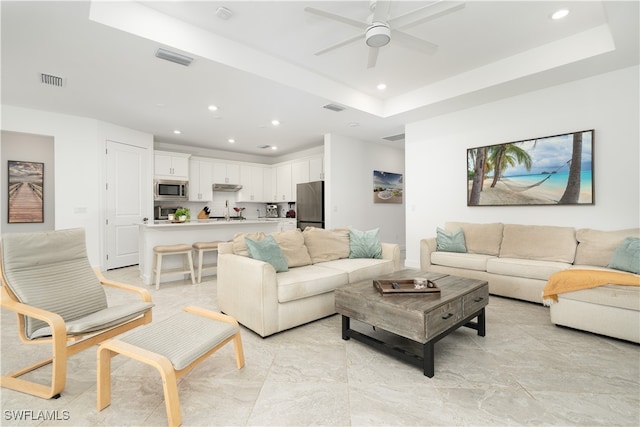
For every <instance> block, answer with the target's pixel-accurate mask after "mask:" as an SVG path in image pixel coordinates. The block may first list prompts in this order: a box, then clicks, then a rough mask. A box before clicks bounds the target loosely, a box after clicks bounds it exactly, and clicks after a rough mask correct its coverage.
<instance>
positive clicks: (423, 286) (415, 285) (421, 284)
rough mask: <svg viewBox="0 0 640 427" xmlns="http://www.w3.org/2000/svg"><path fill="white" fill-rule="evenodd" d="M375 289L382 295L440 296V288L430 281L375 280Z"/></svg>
mask: <svg viewBox="0 0 640 427" xmlns="http://www.w3.org/2000/svg"><path fill="white" fill-rule="evenodd" d="M373 287H374V288H376V289H377V290H378V292H380V294H381V295H415V294H439V293H440V288H439V287H438V286H437V285H436V284H435V282H433V281H432V280H428V279H421V278H419V279H418V281H416V279H398V280H383V279H380V280H375V279H374V281H373Z"/></svg>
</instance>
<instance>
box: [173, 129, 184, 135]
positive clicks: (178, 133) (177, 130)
mask: <svg viewBox="0 0 640 427" xmlns="http://www.w3.org/2000/svg"><path fill="white" fill-rule="evenodd" d="M173 133H175V134H176V135H180V134H181V133H182V132H181V131H180V129H176V130H174V131H173Z"/></svg>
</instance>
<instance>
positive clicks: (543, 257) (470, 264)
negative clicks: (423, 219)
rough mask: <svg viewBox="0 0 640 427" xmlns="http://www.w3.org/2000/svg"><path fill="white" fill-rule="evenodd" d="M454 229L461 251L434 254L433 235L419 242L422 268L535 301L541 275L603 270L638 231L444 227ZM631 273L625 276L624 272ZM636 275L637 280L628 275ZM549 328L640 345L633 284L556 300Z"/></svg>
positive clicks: (638, 296)
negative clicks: (461, 243)
mask: <svg viewBox="0 0 640 427" xmlns="http://www.w3.org/2000/svg"><path fill="white" fill-rule="evenodd" d="M460 229H461V230H462V232H463V234H464V240H465V244H466V252H446V251H438V250H437V238H436V237H432V238H427V239H422V240H421V242H420V266H421V269H422V270H428V271H435V272H441V273H446V274H451V275H457V276H463V277H471V278H476V279H482V280H486V281H488V282H489V292H490V293H491V294H493V295H500V296H505V297H510V298H517V299H522V300H526V301H531V302H536V303H542V302H543V301H542V292H543V290H544V287H545V285H546V283H547V280H548V279H549V277H550V276H551V275H552V274H554V273H556V272H559V271H563V270H568V269H598V270H611V271H617V272H619V270H612V269H608V268H607V265H608V264H609V260H610V259H611V257H612V254H613V253H614V251H615V250H616V248H617V247H618V246H619V245H620V244H621V243H622V242H623V240H624V239H625V238H626V237H629V236H632V237H638V236H639V235H640V230H639V229H628V230H617V231H600V230H592V229H579V230H575V229H574V228H571V227H553V226H539V225H521V224H502V223H492V224H475V223H462V222H448V223H446V224H445V227H444V230H446V231H448V232H453V231H454V230H460ZM627 274H629V275H632V273H627ZM634 276H636V277H638V275H634ZM550 314H551V321H552V322H553V323H554V324H557V325H563V326H568V327H571V328H576V329H581V330H585V331H590V332H595V333H599V334H603V335H608V336H611V337H615V338H621V339H625V340H629V341H633V342H640V287H638V286H621V285H615V284H607V285H604V286H598V287H596V288H592V289H583V290H578V291H573V292H566V293H561V294H559V295H558V302H557V303H555V304H552V305H551V307H550Z"/></svg>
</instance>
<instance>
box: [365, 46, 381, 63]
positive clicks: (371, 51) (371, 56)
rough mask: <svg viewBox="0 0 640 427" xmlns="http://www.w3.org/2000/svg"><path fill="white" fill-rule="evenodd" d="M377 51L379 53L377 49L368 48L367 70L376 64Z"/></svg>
mask: <svg viewBox="0 0 640 427" xmlns="http://www.w3.org/2000/svg"><path fill="white" fill-rule="evenodd" d="M379 51H380V48H379V47H370V48H369V59H368V60H367V68H373V67H375V66H376V62H378V52H379Z"/></svg>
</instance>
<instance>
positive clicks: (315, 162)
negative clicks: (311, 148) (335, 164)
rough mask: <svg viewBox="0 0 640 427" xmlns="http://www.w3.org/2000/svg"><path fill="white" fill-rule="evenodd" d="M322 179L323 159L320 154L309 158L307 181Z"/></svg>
mask: <svg viewBox="0 0 640 427" xmlns="http://www.w3.org/2000/svg"><path fill="white" fill-rule="evenodd" d="M313 181H324V159H323V157H322V156H318V157H312V158H310V159H309V182H313Z"/></svg>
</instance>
